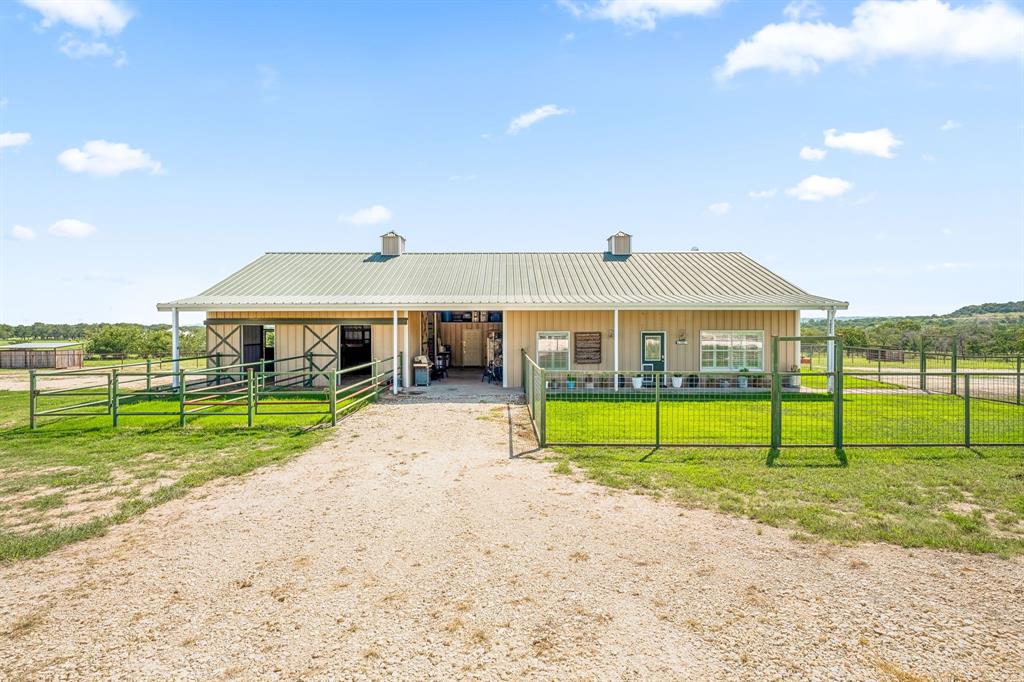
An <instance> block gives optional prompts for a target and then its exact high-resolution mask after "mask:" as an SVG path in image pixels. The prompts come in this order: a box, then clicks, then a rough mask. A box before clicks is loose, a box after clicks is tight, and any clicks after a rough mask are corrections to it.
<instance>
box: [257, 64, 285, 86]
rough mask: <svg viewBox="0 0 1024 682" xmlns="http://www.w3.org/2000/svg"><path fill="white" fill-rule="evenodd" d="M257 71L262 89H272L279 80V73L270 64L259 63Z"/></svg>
mask: <svg viewBox="0 0 1024 682" xmlns="http://www.w3.org/2000/svg"><path fill="white" fill-rule="evenodd" d="M256 70H257V71H258V72H259V75H260V78H259V85H260V88H261V89H263V90H273V89H274V88H276V87H277V84H278V82H279V81H280V76H281V73H280V72H279V71H278V70H277V69H275V68H274V67H272V66H267V65H266V64H261V65H260V66H259V67H257V69H256Z"/></svg>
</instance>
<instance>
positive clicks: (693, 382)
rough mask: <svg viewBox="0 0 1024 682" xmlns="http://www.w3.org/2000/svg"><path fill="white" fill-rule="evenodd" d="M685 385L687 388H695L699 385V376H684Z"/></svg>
mask: <svg viewBox="0 0 1024 682" xmlns="http://www.w3.org/2000/svg"><path fill="white" fill-rule="evenodd" d="M686 386H687V388H697V387H698V386H700V377H699V376H697V375H696V374H691V375H690V376H688V377H686Z"/></svg>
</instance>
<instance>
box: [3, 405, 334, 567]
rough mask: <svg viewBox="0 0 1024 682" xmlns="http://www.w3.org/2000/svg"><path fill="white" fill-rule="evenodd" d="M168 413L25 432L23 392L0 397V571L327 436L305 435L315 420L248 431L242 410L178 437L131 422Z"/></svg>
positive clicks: (289, 420)
mask: <svg viewBox="0 0 1024 682" xmlns="http://www.w3.org/2000/svg"><path fill="white" fill-rule="evenodd" d="M50 400H51V401H52V403H58V402H59V400H60V399H58V398H51V399H50ZM64 400H75V401H80V400H82V398H81V397H70V398H64ZM308 407H309V409H316V407H317V406H308ZM176 408H177V403H176V401H150V402H138V403H135V404H133V405H125V406H124V409H123V413H124V417H123V418H122V419H121V425H120V427H119V428H117V429H114V428H113V427H112V426H111V419H110V417H109V416H107V415H102V416H96V417H81V418H69V419H62V420H49V421H42V422H41V424H42V425H41V427H40V428H39V429H37V430H36V431H30V430H29V428H28V394H27V392H0V562H5V561H12V560H17V559H22V558H28V557H37V556H41V555H43V554H46V553H48V552H50V551H53V550H55V549H57V548H59V547H62V546H64V545H66V544H68V543H71V542H75V541H77V540H82V539H85V538H89V537H93V536H96V535H100V534H103V533H104V532H105V531H106V530H107V529H108V528H109V527H110V526H112V525H114V524H118V523H122V522H124V521H126V520H128V519H130V518H132V517H133V516H136V515H137V514H139V513H141V512H143V511H145V510H146V509H148V508H150V507H152V506H154V505H157V504H160V503H162V502H165V501H167V500H171V499H174V498H176V497H179V496H181V495H182V494H184V493H185V492H186V491H187V490H189V489H190V488H194V487H196V486H199V485H202V484H203V483H206V482H208V481H210V480H213V479H216V478H221V477H225V476H237V475H240V474H244V473H247V472H249V471H252V470H253V469H256V468H258V467H261V466H266V465H268V464H276V463H280V462H284V461H287V460H288V459H290V458H292V457H294V456H296V455H297V454H299V453H301V452H302V451H304V450H306V449H307V448H309V447H310V446H311V445H313V444H315V443H317V442H318V441H320V440H321V439H322V438H323V437H324V435H325V434H326V431H325V430H322V429H310V428H308V427H309V426H310V425H313V424H315V423H316V422H317V421H318V418H317V417H314V416H284V415H280V416H261V417H259V418H258V419H257V422H256V426H255V428H253V429H247V428H245V421H246V418H245V415H244V409H245V408H244V405H243V406H240V407H237V408H231V409H233V410H234V411H240V412H242V414H240V415H237V416H231V417H223V416H221V417H218V416H205V417H193V418H190V421H189V424H188V425H187V426H186V427H185V428H180V427H178V426H177V423H178V422H177V417H173V416H167V417H141V416H135V417H133V416H132V413H134V412H139V411H171V410H174V409H176ZM214 409H215V410H218V411H223V410H222V408H214ZM223 409H224V410H226V409H228V408H223ZM273 409H280V408H273ZM273 409H272V408H269V407H268V411H273Z"/></svg>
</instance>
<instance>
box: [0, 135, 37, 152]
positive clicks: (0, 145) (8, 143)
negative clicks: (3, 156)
mask: <svg viewBox="0 0 1024 682" xmlns="http://www.w3.org/2000/svg"><path fill="white" fill-rule="evenodd" d="M31 141H32V133H10V132H7V133H0V149H5V148H6V147H20V146H22V145H23V144H28V143H29V142H31Z"/></svg>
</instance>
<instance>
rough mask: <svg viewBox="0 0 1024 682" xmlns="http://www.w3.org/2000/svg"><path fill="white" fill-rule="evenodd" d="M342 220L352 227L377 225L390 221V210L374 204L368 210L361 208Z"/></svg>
mask: <svg viewBox="0 0 1024 682" xmlns="http://www.w3.org/2000/svg"><path fill="white" fill-rule="evenodd" d="M342 220H347V221H348V222H350V223H352V224H353V225H379V224H380V223H385V222H387V221H389V220H391V209H389V208H386V207H384V206H381V205H380V204H374V205H373V206H370V207H369V208H361V209H359V210H358V211H356V212H355V213H353V214H352V215H350V216H349V217H348V218H342Z"/></svg>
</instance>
